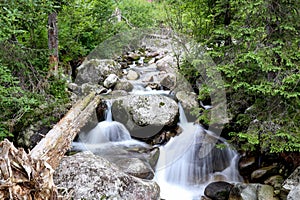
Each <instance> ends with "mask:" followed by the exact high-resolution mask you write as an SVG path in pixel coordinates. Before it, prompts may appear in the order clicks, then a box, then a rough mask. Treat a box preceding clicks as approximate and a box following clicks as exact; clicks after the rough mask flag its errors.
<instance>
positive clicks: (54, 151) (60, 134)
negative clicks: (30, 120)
mask: <svg viewBox="0 0 300 200" xmlns="http://www.w3.org/2000/svg"><path fill="white" fill-rule="evenodd" d="M99 103H100V97H99V96H96V95H95V93H91V94H89V95H88V96H86V97H85V98H84V99H82V100H81V101H78V102H77V103H76V104H75V105H74V106H73V107H72V108H71V109H70V111H69V112H68V113H67V114H66V115H65V116H64V117H63V118H62V119H61V120H60V121H59V122H58V123H57V124H56V125H55V126H54V127H53V129H51V130H50V131H49V132H48V134H47V135H46V136H45V137H44V138H43V139H42V140H41V141H40V142H39V143H38V144H37V145H36V146H35V147H34V148H33V149H32V150H31V152H30V153H29V154H27V153H26V152H25V151H24V149H22V148H20V149H16V148H15V147H14V145H13V144H12V143H11V142H9V141H8V140H4V141H2V142H1V143H0V199H28V200H31V199H36V200H44V199H45V200H47V199H49V200H50V199H61V198H60V197H59V196H58V191H57V188H56V187H55V185H54V183H53V177H52V175H53V173H54V169H55V168H56V167H57V166H58V165H59V162H60V160H61V159H62V157H63V156H64V154H65V153H66V151H67V150H68V149H69V148H70V145H71V143H72V141H73V139H74V138H75V136H76V135H77V133H78V132H79V131H80V129H81V128H82V127H83V126H84V125H85V124H86V122H87V121H88V120H89V118H90V116H91V115H92V114H93V112H95V108H96V107H97V105H98V104H99Z"/></svg>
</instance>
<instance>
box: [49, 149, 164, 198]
mask: <svg viewBox="0 0 300 200" xmlns="http://www.w3.org/2000/svg"><path fill="white" fill-rule="evenodd" d="M54 182H55V184H56V185H57V186H58V187H65V188H67V189H68V190H72V191H73V198H74V199H116V200H127V199H128V200H131V199H136V200H144V199H149V200H152V199H153V200H154V199H159V193H160V189H159V186H158V185H157V184H156V183H155V182H153V181H146V180H141V179H139V178H136V177H133V176H130V175H127V174H126V173H124V172H122V171H120V169H119V168H118V167H116V166H115V165H114V164H112V163H110V162H108V161H107V160H106V159H104V158H101V157H99V156H96V155H93V154H92V153H90V152H83V153H77V154H75V155H73V156H68V157H64V158H63V159H62V161H61V163H60V165H59V167H58V168H57V170H56V171H55V174H54Z"/></svg>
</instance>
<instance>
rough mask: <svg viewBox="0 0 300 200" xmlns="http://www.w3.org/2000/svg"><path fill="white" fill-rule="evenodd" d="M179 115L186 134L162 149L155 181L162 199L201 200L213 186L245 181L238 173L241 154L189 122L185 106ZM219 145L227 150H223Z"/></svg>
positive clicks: (222, 140) (180, 109) (223, 141)
mask: <svg viewBox="0 0 300 200" xmlns="http://www.w3.org/2000/svg"><path fill="white" fill-rule="evenodd" d="M179 112H180V121H179V124H178V125H179V126H181V127H182V129H183V131H182V133H181V134H180V135H179V136H176V137H174V138H172V139H171V140H170V141H169V142H168V143H167V144H166V145H165V146H162V147H160V157H159V160H158V163H157V166H156V174H155V181H157V183H158V184H159V186H160V188H161V197H162V198H163V199H166V200H172V199H199V197H200V196H201V195H203V191H204V188H205V186H206V185H207V184H208V183H209V182H212V181H219V180H222V181H227V182H238V181H242V180H241V177H240V175H239V173H238V170H237V159H238V154H237V153H236V152H235V151H234V150H233V149H231V148H229V146H228V144H227V143H226V142H225V140H224V139H222V138H220V137H217V136H215V135H214V133H212V132H210V131H207V130H205V129H203V128H202V127H201V126H200V125H199V124H194V123H190V122H188V121H187V119H186V116H185V113H184V110H183V108H182V106H181V105H179ZM216 144H225V146H226V147H225V148H223V149H219V148H216V147H215V146H216Z"/></svg>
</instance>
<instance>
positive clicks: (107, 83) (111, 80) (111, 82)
mask: <svg viewBox="0 0 300 200" xmlns="http://www.w3.org/2000/svg"><path fill="white" fill-rule="evenodd" d="M118 80H119V78H118V76H117V75H115V74H110V75H108V77H107V78H106V79H105V80H104V82H103V86H104V87H106V88H111V87H113V86H115V85H116V84H117V82H118Z"/></svg>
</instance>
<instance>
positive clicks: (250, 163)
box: [239, 156, 256, 175]
mask: <svg viewBox="0 0 300 200" xmlns="http://www.w3.org/2000/svg"><path fill="white" fill-rule="evenodd" d="M255 166H256V163H255V157H254V156H252V157H242V158H241V159H240V161H239V171H240V174H241V175H248V174H250V173H251V171H253V170H254V169H255Z"/></svg>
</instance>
